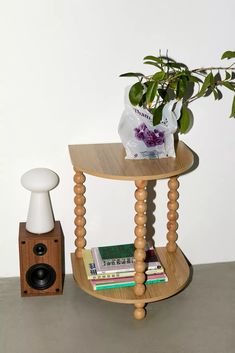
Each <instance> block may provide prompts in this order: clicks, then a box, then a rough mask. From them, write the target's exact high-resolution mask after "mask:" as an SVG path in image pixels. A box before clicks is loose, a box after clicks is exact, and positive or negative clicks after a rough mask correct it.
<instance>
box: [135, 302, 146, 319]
mask: <svg viewBox="0 0 235 353" xmlns="http://www.w3.org/2000/svg"><path fill="white" fill-rule="evenodd" d="M144 306H145V303H136V304H135V310H134V318H135V319H137V320H142V319H144V318H145V315H146V310H145V309H144Z"/></svg>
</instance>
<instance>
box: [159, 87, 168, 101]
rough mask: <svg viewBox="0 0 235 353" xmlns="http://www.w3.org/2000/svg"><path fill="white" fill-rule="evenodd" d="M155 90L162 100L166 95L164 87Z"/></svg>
mask: <svg viewBox="0 0 235 353" xmlns="http://www.w3.org/2000/svg"><path fill="white" fill-rule="evenodd" d="M157 91H158V93H159V96H160V97H161V98H162V99H163V100H164V99H165V97H166V95H167V91H166V89H163V88H159V89H158V90H157Z"/></svg>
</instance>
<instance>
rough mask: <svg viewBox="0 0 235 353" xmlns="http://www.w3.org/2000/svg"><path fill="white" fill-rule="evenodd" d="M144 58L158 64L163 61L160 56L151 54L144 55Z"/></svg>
mask: <svg viewBox="0 0 235 353" xmlns="http://www.w3.org/2000/svg"><path fill="white" fill-rule="evenodd" d="M144 60H151V61H156V62H157V63H159V64H163V61H162V59H161V58H158V57H156V56H153V55H148V56H145V57H144Z"/></svg>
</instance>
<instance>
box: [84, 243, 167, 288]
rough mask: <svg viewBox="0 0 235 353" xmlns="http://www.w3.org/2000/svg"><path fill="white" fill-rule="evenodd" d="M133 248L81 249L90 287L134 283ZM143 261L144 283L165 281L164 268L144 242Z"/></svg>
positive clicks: (129, 285) (132, 245)
mask: <svg viewBox="0 0 235 353" xmlns="http://www.w3.org/2000/svg"><path fill="white" fill-rule="evenodd" d="M134 250H135V249H134V244H122V245H113V246H101V247H95V248H91V249H83V261H84V266H85V270H86V274H87V278H88V280H90V283H91V285H92V287H93V289H94V290H102V289H111V288H121V287H131V286H134V285H135V281H134V274H135V269H134ZM145 262H146V271H145V273H146V281H145V284H154V283H161V282H167V281H168V278H167V276H166V274H165V272H164V268H163V266H162V264H161V263H160V261H159V259H158V257H157V254H156V252H155V249H154V248H153V247H152V246H149V245H147V247H146V259H145Z"/></svg>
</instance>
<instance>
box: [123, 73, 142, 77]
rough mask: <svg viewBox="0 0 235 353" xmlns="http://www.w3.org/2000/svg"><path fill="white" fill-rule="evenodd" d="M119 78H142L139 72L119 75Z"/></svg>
mask: <svg viewBox="0 0 235 353" xmlns="http://www.w3.org/2000/svg"><path fill="white" fill-rule="evenodd" d="M119 77H144V75H143V74H141V73H140V72H127V73H125V74H121V75H120V76H119Z"/></svg>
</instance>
